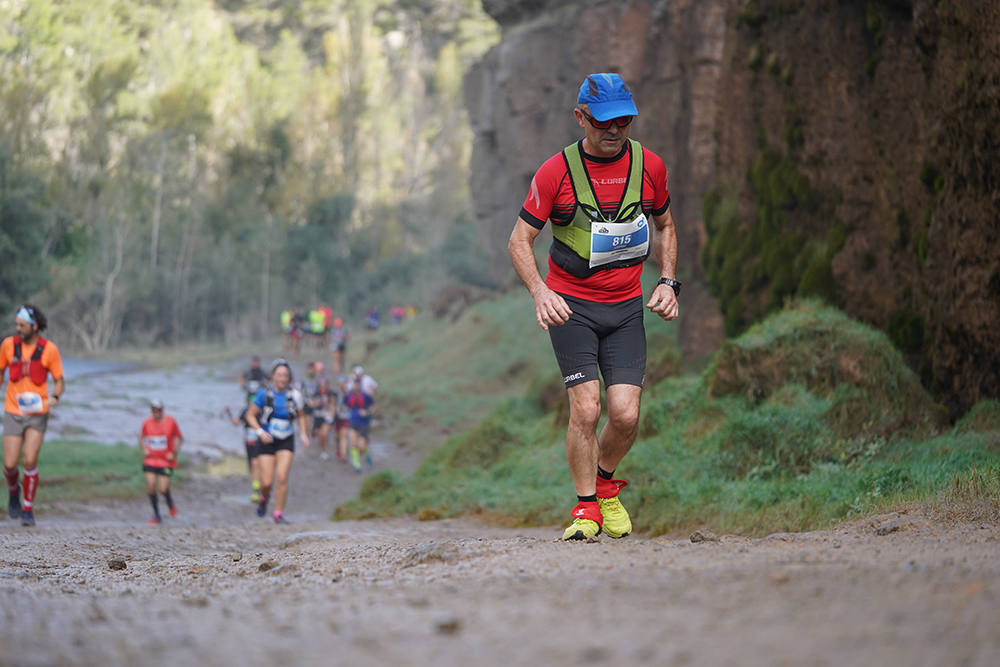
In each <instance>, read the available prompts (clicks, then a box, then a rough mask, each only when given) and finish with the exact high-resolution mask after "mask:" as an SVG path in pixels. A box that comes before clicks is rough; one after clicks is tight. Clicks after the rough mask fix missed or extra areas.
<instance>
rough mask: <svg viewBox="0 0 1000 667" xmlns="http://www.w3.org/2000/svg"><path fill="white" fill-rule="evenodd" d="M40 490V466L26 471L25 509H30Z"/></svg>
mask: <svg viewBox="0 0 1000 667" xmlns="http://www.w3.org/2000/svg"><path fill="white" fill-rule="evenodd" d="M36 490H38V468H35V469H34V470H25V471H24V509H26V510H30V509H31V504H32V503H33V502H34V501H35V491H36Z"/></svg>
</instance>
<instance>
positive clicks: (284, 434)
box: [267, 419, 295, 440]
mask: <svg viewBox="0 0 1000 667" xmlns="http://www.w3.org/2000/svg"><path fill="white" fill-rule="evenodd" d="M267 432H268V433H270V434H271V437H272V438H274V439H276V440H284V439H285V438H290V437H292V435H293V434H294V433H295V429H294V427H293V426H292V422H291V421H289V420H288V419H272V420H271V421H270V422H268V424H267Z"/></svg>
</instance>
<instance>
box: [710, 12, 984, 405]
mask: <svg viewBox="0 0 1000 667" xmlns="http://www.w3.org/2000/svg"><path fill="white" fill-rule="evenodd" d="M725 42H726V46H725V55H724V58H723V60H724V65H723V68H722V69H723V72H724V74H723V77H722V80H721V81H720V86H719V91H720V95H719V98H718V107H719V110H720V114H719V116H718V117H717V128H718V133H717V136H718V141H719V146H718V148H719V150H718V155H719V160H718V172H717V179H718V182H719V183H720V184H723V186H724V187H727V188H729V192H731V193H735V195H736V196H737V197H738V200H739V211H740V215H739V217H740V221H741V225H740V229H741V230H746V229H747V228H748V227H749V226H752V225H753V223H754V221H755V220H757V221H760V220H761V215H760V211H761V208H762V204H764V205H769V206H774V207H777V206H778V204H777V203H776V202H774V201H769V199H771V200H773V199H774V198H775V197H777V196H778V193H776V192H774V191H768V185H769V184H768V183H764V182H762V181H761V179H759V178H758V180H757V181H754V179H753V178H752V176H753V175H754V174H756V175H757V176H758V177H759V176H761V175H762V174H761V173H759V172H755V171H754V167H755V166H757V165H759V164H760V162H759V161H760V156H761V155H762V154H763V152H764V151H769V152H770V153H771V154H776V155H780V156H781V160H782V161H783V164H784V165H786V168H787V169H788V170H792V171H795V172H796V176H798V177H800V178H803V179H804V180H803V181H802V182H803V183H804V184H805V185H804V190H805V191H807V192H808V194H809V196H810V197H811V199H812V205H811V206H808V205H804V206H803V205H800V206H797V207H796V206H790V207H789V206H786V207H785V210H784V213H785V216H786V225H785V228H784V229H775V228H773V229H772V231H773V232H775V233H776V234H780V235H784V236H786V237H787V236H789V235H793V234H801V236H800V238H801V241H800V243H801V245H802V246H803V247H804V246H805V245H807V244H809V243H818V244H820V245H823V246H824V247H823V252H825V256H826V258H827V259H828V269H827V268H826V267H824V266H822V261H818V260H819V255H820V254H821V253H817V254H816V256H814V258H813V260H814V262H815V265H816V267H817V270H816V271H815V272H814V273H813V274H812V275H811V276H805V275H803V276H802V280H801V281H800V282H799V284H798V286H797V287H798V288H799V289H800V290H801V289H802V288H805V289H806V291H809V290H812V291H815V292H818V293H821V294H824V295H825V296H826V297H827V298H828V299H829V300H832V301H833V302H834V303H836V304H837V305H839V306H841V307H842V308H843V309H844V310H846V311H847V312H848V313H850V314H851V315H852V316H854V317H857V318H860V319H862V320H864V321H866V322H869V323H872V324H874V325H876V326H878V327H880V328H882V329H883V330H886V331H887V332H888V333H889V335H890V337H892V338H893V340H894V341H895V342H896V344H897V346H899V347H900V348H901V349H902V350H903V351H904V352H905V353H907V355H908V356H909V359H910V362H911V364H912V365H913V366H914V367H915V368H917V369H918V370H919V371H920V372H921V375H922V377H923V380H924V383H925V385H927V386H928V387H929V388H930V389H931V390H932V391H934V393H936V394H937V395H938V396H939V397H940V398H941V400H942V401H944V402H946V403H948V404H949V405H950V407H951V408H952V410H953V412H955V413H958V412H960V411H962V410H964V409H966V408H968V407H969V406H970V405H972V404H973V403H975V402H976V401H977V400H979V399H980V398H983V397H986V396H998V395H1000V331H998V327H997V324H998V323H1000V251H998V249H997V242H998V241H1000V170H998V169H997V166H996V160H997V158H998V156H1000V151H998V147H1000V144H998V130H997V127H998V123H1000V6H998V5H997V3H984V2H978V1H975V0H959V1H942V2H931V1H929V0H914V1H904V0H892V1H889V0H883V1H875V0H869V1H867V2H861V1H859V2H828V1H824V0H809V1H803V2H741V3H734V4H733V5H732V6H731V7H730V12H729V20H728V26H727V32H726V39H725ZM748 169H749V173H750V174H751V178H748V177H747V174H748ZM771 175H772V176H773V172H771ZM771 184H773V181H772V182H771ZM774 243H776V242H775V241H772V244H774ZM789 261H794V260H792V259H791V257H790V258H789ZM742 268H743V272H744V274H746V273H748V272H749V273H751V274H753V272H754V269H755V268H756V269H759V268H760V264H759V263H757V264H756V265H754V264H753V263H752V262H748V263H747V264H745V265H744V266H743V267H742ZM721 273H722V272H720V274H721ZM760 273H761V272H760V271H759V270H758V271H757V274H758V275H759V274H760ZM764 273H765V275H764V276H763V278H764V283H765V284H764V285H757V286H756V289H757V290H758V291H759V292H766V288H767V283H768V282H770V284H772V285H773V284H774V276H773V275H766V273H767V272H764ZM719 277H720V279H721V281H722V282H724V281H725V279H726V276H723V275H720V276H719ZM720 287H723V288H724V285H720ZM734 298H742V299H743V303H744V304H748V303H749V302H750V298H751V295H750V294H748V293H747V291H746V290H743V291H741V292H738V293H736V294H735V295H734ZM723 301H725V299H723ZM724 307H725V306H724Z"/></svg>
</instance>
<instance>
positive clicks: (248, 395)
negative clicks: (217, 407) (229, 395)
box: [0, 304, 378, 526]
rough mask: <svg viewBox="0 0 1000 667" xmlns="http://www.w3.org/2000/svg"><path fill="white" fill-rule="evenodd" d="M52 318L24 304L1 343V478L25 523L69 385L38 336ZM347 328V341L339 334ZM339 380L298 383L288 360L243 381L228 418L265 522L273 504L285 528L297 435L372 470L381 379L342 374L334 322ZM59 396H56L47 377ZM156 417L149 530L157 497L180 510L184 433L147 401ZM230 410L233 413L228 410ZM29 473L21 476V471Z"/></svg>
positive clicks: (311, 373)
mask: <svg viewBox="0 0 1000 667" xmlns="http://www.w3.org/2000/svg"><path fill="white" fill-rule="evenodd" d="M47 325H48V322H47V320H46V317H45V315H44V314H43V313H42V312H41V311H40V310H39V309H38V308H37V307H36V306H34V305H32V304H23V305H22V306H21V307H20V308H19V309H18V311H17V314H16V316H15V327H16V334H15V335H13V336H8V337H7V338H4V339H3V341H2V343H0V382H2V376H3V374H4V372H6V375H7V376H8V378H9V381H8V382H7V391H6V400H5V405H4V416H3V476H4V479H5V480H6V482H7V487H8V493H9V495H8V502H7V512H8V515H9V516H10V518H12V519H17V520H20V521H21V525H23V526H34V525H35V514H34V500H35V494H36V493H37V491H38V485H39V475H38V455H39V452H40V450H41V447H42V441H43V439H44V437H45V432H46V429H47V426H48V421H49V413H50V410H51V409H52V408H53V407H55V406H58V405H59V402H60V399H61V398H62V395H63V392H64V391H65V388H66V383H65V379H64V377H63V367H62V358H61V356H60V354H59V349H58V347H57V346H56V344H55V343H53V342H52V341H50V340H47V339H45V338H43V337H42V336H41V333H42V332H43V331H45V330H46V328H47ZM338 329H339V330H340V331H343V332H345V333H344V335H343V337H340V335H339V333H337V332H338ZM331 341H332V342H331V345H330V347H331V356H332V359H333V362H334V369H335V374H334V380H331V378H330V377H328V376H327V375H326V374H325V369H324V365H323V363H322V362H319V361H310V362H309V363H308V364H307V365H306V371H305V377H304V378H303V379H302V380H301V381H300V382H295V381H294V380H293V377H292V369H291V366H290V364H289V363H288V362H287V361H286V360H284V359H276V360H275V361H274V362H273V363H272V364H271V365H270V368H269V370H268V371H265V370H264V369H263V368H262V367H261V364H260V358H259V357H257V356H254V357H253V359H252V361H251V364H250V368H249V369H248V370H247V371H246V372H244V373H243V374H241V376H240V379H239V384H240V391H241V394H242V397H243V398H242V399H241V400H242V402H243V406H242V409H241V411H240V413H239V414H238V415H232V413H230V418H231V420H232V422H233V424H237V425H242V426H243V428H244V438H243V439H244V443H245V446H246V454H247V461H248V464H249V472H250V480H251V491H252V493H251V500H252V502H253V503H254V504H255V505H256V511H257V515H258V516H261V517H263V516H266V515H267V513H268V510H269V505H270V503H271V501H272V499H273V501H274V508H273V512H272V517H273V519H274V521H275V522H276V523H287V519H286V518H285V514H284V511H285V503H286V500H287V498H288V477H289V471H290V469H291V464H292V459H293V457H294V453H295V436H296V430H297V431H298V437H299V440H300V441H301V442H302V445H303V446H304V447H306V448H308V447H309V446H310V444H311V442H313V441H315V442H317V443H318V444H319V449H320V455H319V458H320V459H321V460H324V461H325V460H328V459H329V458H330V455H329V453H328V449H330V441H331V440H333V443H334V449H335V452H336V457H337V459H338V460H339V461H341V462H344V463H347V462H348V461H349V462H350V464H351V466H352V468H353V469H354V471H355V472H356V473H358V474H361V472H362V470H363V468H362V463H364V465H366V466H367V467H368V468H369V469H370V468H372V467H373V466H374V461H373V460H372V456H371V453H370V451H369V449H368V442H369V430H370V428H371V423H372V417H373V414H374V410H375V398H374V396H375V392H376V390H377V389H378V383H377V382H376V381H375V380H374V379H373V378H372V377H371V376H370V375H368V374H367V373H365V369H364V368H363V367H362V366H360V365H355V366H354V367H353V368H352V369H351V370H350V372H346V373H342V372H341V368H342V366H343V358H344V356H343V355H344V353H345V351H346V341H347V337H346V330H345V329H343V323H342V322H339V320H338V322H337V326H336V327H335V328H334V329H333V336H331ZM50 375H51V377H52V391H51V393H50V391H49V376H50ZM149 409H150V415H149V417H147V418H146V419H145V420H144V422H143V424H142V427H141V429H140V432H139V438H138V445H139V450H140V451H141V453H142V470H143V474H144V477H145V481H146V491H147V493H148V495H149V501H150V505H151V506H152V511H153V515H152V517H151V518H150V519H149V521H148V523H150V524H159V523H161V522H162V515H161V513H160V506H159V498H160V496H162V497H163V499H164V501H166V505H167V511H168V512H169V514H170V516H171V517H176V516H177V514H178V510H177V506H176V504H175V503H174V499H173V496H172V494H171V490H170V481H171V479H172V477H173V475H174V472H175V471H176V469H177V464H178V459H179V455H180V448H181V445H182V443H183V440H184V439H183V435H182V434H181V430H180V427H179V426H178V425H177V422H176V421H175V420H174V418H173V417H171V416H170V415H168V414H166V412H165V406H164V403H163V401H162V400H161V399H160V398H153V399H151V400H150V401H149ZM228 410H229V409H228V408H227V411H228ZM22 468H23V476H22V472H21V469H22Z"/></svg>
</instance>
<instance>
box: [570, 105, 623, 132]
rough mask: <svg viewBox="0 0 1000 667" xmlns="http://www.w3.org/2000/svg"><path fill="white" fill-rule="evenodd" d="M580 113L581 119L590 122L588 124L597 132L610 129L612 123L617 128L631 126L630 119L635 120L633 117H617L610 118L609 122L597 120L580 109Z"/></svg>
mask: <svg viewBox="0 0 1000 667" xmlns="http://www.w3.org/2000/svg"><path fill="white" fill-rule="evenodd" d="M580 113H582V114H583V117H584V118H586V119H587V120H588V121H590V124H591V125H593V126H594V127H596V128H597V129H598V130H606V129H608V128H609V127H611V123H614V124H615V125H617V126H618V127H628V126H629V125H631V124H632V119H633V118H635V116H618V118H611V119H609V120H597V119H596V118H594V117H593V116H591V115H590V114H589V113H587V112H586V111H584V110H583V109H580Z"/></svg>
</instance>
